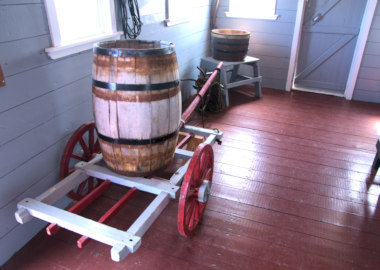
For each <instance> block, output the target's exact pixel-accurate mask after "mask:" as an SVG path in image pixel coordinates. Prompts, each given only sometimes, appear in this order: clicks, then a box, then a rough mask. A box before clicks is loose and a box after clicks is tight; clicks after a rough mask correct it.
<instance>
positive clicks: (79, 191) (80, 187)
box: [76, 181, 87, 196]
mask: <svg viewBox="0 0 380 270" xmlns="http://www.w3.org/2000/svg"><path fill="white" fill-rule="evenodd" d="M86 184H87V181H84V182H82V183H81V184H80V185H79V186H78V190H77V192H76V193H77V194H78V195H79V196H81V195H82V194H83V190H84V188H85V186H86Z"/></svg>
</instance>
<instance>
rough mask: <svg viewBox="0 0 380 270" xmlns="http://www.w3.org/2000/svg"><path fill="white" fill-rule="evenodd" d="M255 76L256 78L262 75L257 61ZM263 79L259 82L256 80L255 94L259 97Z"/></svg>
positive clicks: (254, 67)
mask: <svg viewBox="0 0 380 270" xmlns="http://www.w3.org/2000/svg"><path fill="white" fill-rule="evenodd" d="M252 67H253V76H254V77H255V78H257V77H259V76H260V70H259V66H258V65H257V63H256V62H254V63H253V66H252ZM261 94H262V93H261V80H260V81H259V82H255V95H256V97H258V98H261Z"/></svg>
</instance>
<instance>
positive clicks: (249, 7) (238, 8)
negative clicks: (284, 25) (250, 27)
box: [230, 0, 276, 16]
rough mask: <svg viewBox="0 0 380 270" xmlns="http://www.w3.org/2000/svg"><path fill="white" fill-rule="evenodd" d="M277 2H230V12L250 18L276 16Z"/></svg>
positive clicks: (269, 0) (262, 0) (259, 0)
mask: <svg viewBox="0 0 380 270" xmlns="http://www.w3.org/2000/svg"><path fill="white" fill-rule="evenodd" d="M275 9H276V0H265V1H264V0H230V12H231V13H234V14H241V15H248V16H253V15H254V16H258V15H260V16H265V15H274V14H275Z"/></svg>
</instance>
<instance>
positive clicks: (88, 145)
mask: <svg viewBox="0 0 380 270" xmlns="http://www.w3.org/2000/svg"><path fill="white" fill-rule="evenodd" d="M95 135H96V134H95V123H94V122H88V123H85V124H83V125H82V126H80V127H79V128H78V129H77V130H76V131H75V132H74V134H73V135H72V136H71V137H70V139H69V141H68V142H67V144H66V147H65V150H64V152H63V156H62V159H61V164H60V179H61V180H62V179H64V178H65V177H67V176H68V175H69V174H71V173H72V172H73V171H74V170H75V168H74V165H75V164H76V163H78V162H79V161H85V162H88V161H90V160H91V159H93V158H94V157H95V156H96V155H97V154H99V153H100V146H99V142H98V140H97V139H96V138H95ZM99 182H100V180H98V179H96V178H94V177H89V178H88V179H86V180H85V181H83V182H82V183H81V184H80V185H78V187H77V188H76V189H74V190H71V191H70V192H69V193H68V194H67V196H69V197H70V198H71V199H73V200H76V201H79V200H80V199H82V198H83V197H84V196H86V195H87V194H88V193H90V192H91V191H92V190H93V189H94V188H95V187H96V186H97V185H98V184H99Z"/></svg>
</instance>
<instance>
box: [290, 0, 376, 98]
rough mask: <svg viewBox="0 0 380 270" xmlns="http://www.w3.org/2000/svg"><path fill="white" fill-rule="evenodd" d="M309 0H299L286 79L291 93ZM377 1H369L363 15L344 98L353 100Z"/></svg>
mask: <svg viewBox="0 0 380 270" xmlns="http://www.w3.org/2000/svg"><path fill="white" fill-rule="evenodd" d="M307 1H308V0H298V5H297V14H296V21H295V26H294V32H293V40H292V47H291V51H290V60H289V68H288V76H287V79H286V86H285V90H286V91H290V90H291V89H292V87H293V81H294V73H295V69H296V64H297V60H298V51H299V48H300V43H301V33H302V25H303V20H304V14H305V7H306V3H307ZM376 5H377V0H367V4H366V7H365V10H364V14H363V20H362V22H361V25H360V31H359V35H358V39H357V41H356V46H355V51H354V55H353V57H352V62H351V68H350V71H349V73H348V78H347V83H346V89H345V91H344V97H345V98H346V99H349V100H350V99H352V96H353V94H354V89H355V85H356V80H357V78H358V74H359V69H360V65H361V62H362V58H363V54H364V49H365V46H366V44H367V39H368V34H369V31H370V29H371V24H372V20H373V17H374V15H375V10H376Z"/></svg>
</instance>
